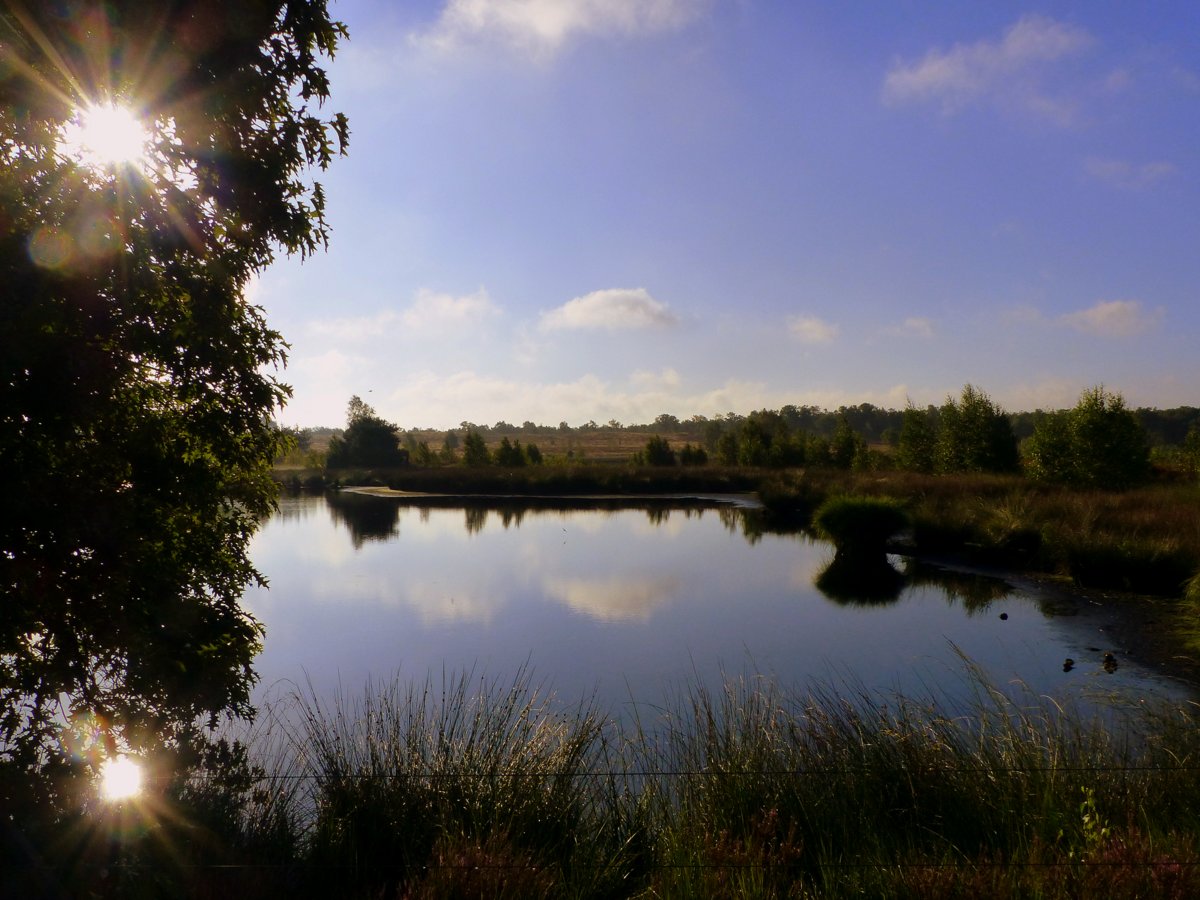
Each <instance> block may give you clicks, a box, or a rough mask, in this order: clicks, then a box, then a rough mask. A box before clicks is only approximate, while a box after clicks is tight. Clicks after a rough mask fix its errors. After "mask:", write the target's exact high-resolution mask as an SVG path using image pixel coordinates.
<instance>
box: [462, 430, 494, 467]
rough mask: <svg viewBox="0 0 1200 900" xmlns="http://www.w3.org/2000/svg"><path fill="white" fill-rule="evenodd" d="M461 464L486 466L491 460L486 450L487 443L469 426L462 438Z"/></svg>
mask: <svg viewBox="0 0 1200 900" xmlns="http://www.w3.org/2000/svg"><path fill="white" fill-rule="evenodd" d="M462 446H463V454H462V461H463V465H466V466H486V465H488V464H489V463H491V461H492V454H491V453H489V452H488V448H487V444H485V443H484V441H483V435H481V434H480V433H479V432H478V431H477V430H476V429H474V428H470V429H468V430H467V436H466V437H465V438H463V445H462Z"/></svg>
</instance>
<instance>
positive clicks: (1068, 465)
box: [1026, 387, 1150, 490]
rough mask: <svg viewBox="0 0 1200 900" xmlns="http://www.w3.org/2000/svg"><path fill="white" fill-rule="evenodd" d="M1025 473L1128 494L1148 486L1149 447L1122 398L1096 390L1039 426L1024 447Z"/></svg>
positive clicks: (1043, 479)
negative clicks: (1141, 486) (1142, 483)
mask: <svg viewBox="0 0 1200 900" xmlns="http://www.w3.org/2000/svg"><path fill="white" fill-rule="evenodd" d="M1026 467H1027V469H1028V471H1029V474H1030V476H1032V477H1033V478H1036V479H1039V480H1042V481H1053V482H1058V483H1060V484H1069V485H1073V486H1076V487H1090V488H1104V489H1109V490H1124V489H1125V488H1129V487H1133V486H1134V485H1136V484H1138V483H1140V482H1142V481H1145V479H1146V477H1147V475H1148V474H1149V472H1150V447H1149V444H1148V443H1147V441H1146V433H1145V430H1144V429H1143V428H1142V426H1141V423H1140V422H1138V420H1137V417H1136V416H1134V414H1133V413H1132V412H1131V411H1130V410H1129V409H1128V408H1126V406H1125V400H1124V399H1123V398H1122V397H1121V395H1120V394H1114V393H1110V392H1109V391H1106V390H1105V389H1104V388H1103V387H1094V388H1092V389H1090V390H1088V391H1085V392H1084V393H1083V395H1082V396H1081V397H1080V398H1079V403H1078V404H1076V406H1075V408H1074V409H1072V410H1069V411H1067V412H1056V413H1051V414H1049V415H1047V416H1045V417H1043V418H1042V419H1040V420H1039V421H1038V423H1037V424H1036V425H1035V426H1034V430H1033V436H1032V437H1030V439H1029V443H1028V444H1027V445H1026Z"/></svg>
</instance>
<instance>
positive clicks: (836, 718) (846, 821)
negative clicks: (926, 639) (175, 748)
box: [174, 660, 1200, 900]
mask: <svg viewBox="0 0 1200 900" xmlns="http://www.w3.org/2000/svg"><path fill="white" fill-rule="evenodd" d="M963 666H964V676H963V677H964V680H965V685H966V689H965V690H963V685H962V684H959V685H958V686H957V687H956V689H955V690H956V693H955V695H954V697H951V696H950V695H949V694H937V695H934V694H931V695H930V696H928V697H922V698H915V697H900V696H888V695H882V694H879V693H875V692H870V691H867V690H865V689H863V688H861V687H855V686H854V685H852V684H837V685H834V684H825V685H818V686H814V687H812V688H809V689H805V690H800V689H796V690H790V689H784V688H781V687H780V686H778V685H777V684H776V683H775V682H774V681H773V680H771V679H769V678H766V677H762V676H758V675H753V674H751V675H746V676H744V677H741V678H730V679H728V680H727V681H726V682H725V684H724V685H723V687H721V688H719V689H715V690H709V689H708V688H706V687H703V686H701V685H697V684H686V685H683V686H682V687H681V689H680V690H679V691H678V693H676V694H674V695H671V696H669V697H668V698H667V699H666V700H665V702H664V705H663V706H661V707H658V708H655V709H652V710H648V709H646V708H643V713H642V718H640V719H639V718H637V717H633V718H631V719H627V720H626V719H623V720H620V721H618V720H615V719H613V718H611V717H609V716H607V715H604V714H602V713H601V712H600V711H598V710H596V709H595V708H593V707H592V706H590V705H589V704H586V703H585V704H581V705H577V706H573V707H566V706H563V705H562V704H559V703H556V702H554V701H553V700H552V698H551V697H550V696H549V695H547V694H546V693H545V692H543V691H541V690H539V689H537V688H536V686H534V685H532V684H531V683H530V681H529V679H528V677H527V676H526V674H525V673H520V674H519V675H518V677H517V678H516V679H514V680H513V681H512V682H499V681H495V680H486V679H483V678H477V677H475V676H473V675H471V674H465V675H461V676H445V677H443V679H442V682H441V683H440V684H439V683H435V682H434V681H432V680H426V681H425V682H423V683H414V684H405V683H402V682H400V681H399V680H396V681H393V682H391V683H388V684H385V685H381V686H377V687H373V688H368V689H367V690H366V691H365V692H364V693H363V694H362V695H361V696H359V697H357V698H349V697H346V696H344V695H343V696H340V697H339V698H335V699H333V700H330V701H326V700H323V699H320V698H318V697H317V696H316V695H315V694H314V693H313V692H312V690H311V689H310V690H308V691H307V692H304V693H301V694H298V695H297V696H295V697H293V698H292V699H291V700H289V701H288V703H286V704H283V705H282V706H280V707H279V708H277V709H276V712H277V713H278V716H277V717H276V718H275V719H273V720H271V721H273V722H274V724H272V725H270V726H269V727H267V728H266V729H265V732H266V733H265V734H263V733H260V734H259V736H258V738H257V741H256V744H255V746H254V747H253V748H252V749H253V750H254V752H255V754H257V753H258V752H259V751H260V749H262V748H263V747H265V748H266V750H267V753H266V755H267V756H268V757H269V761H268V763H267V764H266V765H265V766H264V768H265V769H266V771H265V772H263V773H260V780H259V783H258V784H257V785H256V786H255V787H254V788H253V789H252V790H247V789H246V788H247V786H246V785H245V784H243V783H241V782H237V781H230V780H228V779H226V780H223V781H216V782H213V783H212V784H211V785H210V786H209V788H208V790H209V791H210V793H212V794H214V795H219V794H220V793H221V791H223V790H227V791H228V795H227V799H228V800H229V801H230V803H229V805H228V806H221V804H220V803H218V804H217V806H218V807H219V808H222V809H230V810H233V811H234V812H238V811H239V810H240V816H237V815H235V816H232V817H226V818H225V819H224V820H222V821H225V822H226V827H227V828H229V829H231V833H235V834H245V833H247V829H249V830H250V832H253V831H254V829H255V828H256V827H257V826H255V825H254V823H253V821H252V820H254V819H257V818H260V817H262V815H263V810H264V809H269V808H274V809H275V813H274V814H272V816H270V817H268V818H269V819H270V821H271V822H273V823H274V824H273V825H271V827H272V828H273V829H276V830H275V831H272V832H271V837H270V839H271V840H273V841H275V842H277V843H276V844H275V847H276V850H275V851H270V848H269V846H265V847H264V845H259V846H260V847H263V848H264V851H267V856H265V857H264V859H267V858H270V859H274V860H278V862H277V863H272V865H271V866H267V867H265V869H264V871H257V872H256V871H255V869H254V867H253V866H246V867H244V868H237V867H234V868H233V871H232V874H231V873H228V872H226V871H225V870H224V869H223V868H222V865H215V866H211V867H205V866H204V865H203V859H200V858H197V857H194V856H191V857H189V860H190V862H189V865H191V866H193V868H192V869H190V870H189V871H191V872H192V877H193V879H194V883H193V884H187V883H186V882H184V883H183V884H184V887H182V888H180V884H181V882H179V881H176V882H174V885H175V890H174V895H177V896H220V895H221V894H222V893H223V892H224V893H225V894H226V895H229V891H235V893H236V895H237V896H239V897H243V896H244V897H248V898H253V897H264V896H289V897H327V896H338V897H408V898H433V897H480V896H483V897H512V898H517V897H522V898H524V897H532V898H539V897H540V898H560V897H570V898H592V897H595V898H616V897H632V898H646V900H649V898H670V897H833V898H839V897H856V896H864V895H866V896H881V897H921V898H923V900H926V898H930V897H934V898H937V897H963V896H971V897H1007V896H1042V897H1049V898H1060V897H1061V898H1068V897H1071V898H1075V897H1091V896H1095V897H1147V896H1154V897H1160V896H1161V897H1179V898H1183V897H1190V896H1196V895H1197V892H1200V848H1198V847H1197V844H1196V837H1195V835H1196V834H1197V833H1198V831H1197V827H1198V826H1200V810H1198V809H1197V807H1196V805H1195V803H1194V798H1195V797H1196V796H1197V795H1198V791H1200V728H1197V725H1200V715H1198V712H1197V709H1196V708H1195V707H1194V706H1192V705H1183V706H1178V707H1171V708H1167V707H1163V708H1153V709H1151V708H1146V707H1143V706H1140V705H1139V706H1136V707H1134V708H1132V709H1125V708H1122V709H1117V708H1115V707H1114V708H1113V709H1112V710H1111V711H1110V712H1109V713H1107V714H1106V715H1104V716H1103V718H1088V717H1085V716H1084V715H1083V714H1082V713H1080V712H1078V711H1076V710H1073V709H1070V708H1064V707H1061V706H1059V705H1056V704H1054V703H1052V702H1050V701H1049V700H1046V699H1045V698H1041V697H1037V696H1034V695H1032V694H1030V693H1028V692H1025V691H1023V690H1022V689H1020V687H1019V686H1011V685H1009V686H1005V688H1004V689H1000V688H998V687H996V686H993V685H990V684H989V683H988V682H987V681H986V680H985V679H984V678H983V676H982V675H981V674H980V673H979V672H978V671H977V670H975V669H974V668H973V667H972V666H971V665H970V664H969V663H968V662H967V661H965V660H964V662H963ZM264 740H265V741H266V744H265V745H264V744H262V741H264ZM271 795H273V796H271ZM238 804H242V805H241V806H240V808H239V807H238ZM239 820H240V823H241V824H238V821H239ZM281 826H285V830H287V834H279V833H277V832H278V830H279V828H280V827H281ZM246 846H247V847H248V846H250V845H246ZM271 852H273V853H275V855H274V856H271V855H270V853H271ZM214 858H217V857H214ZM264 872H265V874H264ZM196 873H200V874H199V875H197V874H196Z"/></svg>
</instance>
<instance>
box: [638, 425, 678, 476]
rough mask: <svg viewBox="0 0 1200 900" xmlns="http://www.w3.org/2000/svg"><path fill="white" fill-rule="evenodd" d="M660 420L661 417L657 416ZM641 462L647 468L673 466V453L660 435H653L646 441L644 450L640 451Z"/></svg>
mask: <svg viewBox="0 0 1200 900" xmlns="http://www.w3.org/2000/svg"><path fill="white" fill-rule="evenodd" d="M659 418H660V419H661V418H662V416H659ZM642 461H643V462H644V463H645V464H646V465H648V466H673V465H675V451H674V450H672V449H671V444H670V442H669V441H668V440H667V439H666V438H664V437H662V436H661V435H657V434H656V435H654V436H653V437H652V438H650V440H648V441H646V449H645V450H643V451H642Z"/></svg>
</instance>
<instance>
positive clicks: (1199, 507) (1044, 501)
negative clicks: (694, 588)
mask: <svg viewBox="0 0 1200 900" xmlns="http://www.w3.org/2000/svg"><path fill="white" fill-rule="evenodd" d="M789 496H794V500H789ZM835 496H853V497H863V498H899V499H901V500H903V501H904V504H905V508H906V510H907V511H908V513H909V516H910V521H911V526H912V527H911V540H910V541H909V542H908V544H907V549H909V550H910V551H915V552H917V553H925V554H935V555H944V554H952V555H957V556H963V557H965V558H967V559H968V560H969V561H975V562H980V563H985V564H990V565H1000V566H1008V567H1012V568H1017V569H1023V570H1030V571H1038V572H1046V573H1051V574H1055V575H1062V576H1066V577H1069V578H1071V579H1072V580H1073V581H1075V582H1076V583H1077V584H1079V585H1082V586H1086V587H1093V588H1105V589H1113V590H1120V591H1127V592H1131V593H1143V594H1154V595H1158V596H1166V597H1180V596H1182V595H1183V594H1184V592H1185V588H1186V585H1187V583H1188V581H1189V579H1190V578H1192V577H1193V576H1195V575H1197V574H1198V573H1200V487H1198V486H1197V485H1195V484H1193V483H1160V484H1152V485H1149V486H1146V487H1142V488H1138V489H1135V490H1129V491H1095V490H1073V489H1070V488H1064V487H1057V486H1052V485H1045V484H1039V483H1037V482H1032V481H1029V480H1028V479H1025V478H1022V477H1020V476H1015V475H1012V476H1005V475H940V476H933V475H920V474H917V473H912V472H886V473H837V472H827V471H825V472H823V471H816V470H814V471H811V472H806V473H804V474H803V476H800V477H793V478H792V480H791V481H787V480H784V479H776V480H775V481H773V482H772V488H771V491H770V492H769V493H768V495H767V496H766V498H764V499H769V501H770V502H769V506H770V508H772V509H774V510H787V509H789V508H790V505H794V506H795V507H796V508H797V509H800V508H803V509H815V508H816V506H818V505H819V504H820V503H821V502H823V501H824V500H826V499H827V498H830V497H835Z"/></svg>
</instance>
